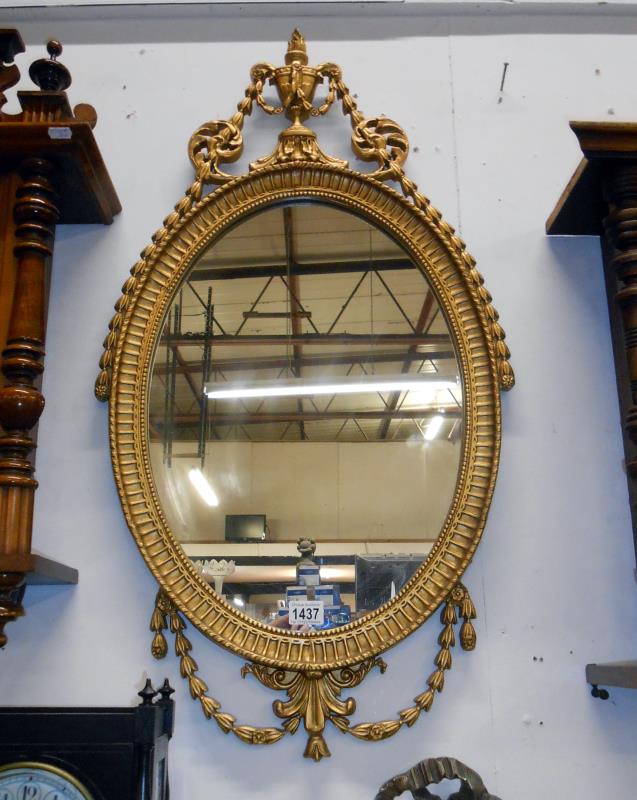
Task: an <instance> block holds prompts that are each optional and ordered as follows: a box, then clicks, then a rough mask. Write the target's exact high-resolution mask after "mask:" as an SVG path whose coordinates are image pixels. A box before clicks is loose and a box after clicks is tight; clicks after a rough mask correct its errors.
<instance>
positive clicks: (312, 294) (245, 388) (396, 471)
mask: <svg viewBox="0 0 637 800" xmlns="http://www.w3.org/2000/svg"><path fill="white" fill-rule="evenodd" d="M462 428H463V400H462V387H461V385H460V379H459V367H458V362H457V359H456V355H455V351H454V343H453V340H452V337H451V335H450V330H449V327H448V325H447V322H446V320H445V318H444V316H443V313H442V311H441V309H440V306H439V304H438V302H437V300H436V297H435V295H434V293H433V291H432V289H431V287H430V285H429V283H428V281H427V278H426V276H425V274H424V272H423V271H422V270H421V269H420V267H419V266H418V265H417V264H416V263H414V262H413V261H412V259H411V258H410V256H409V255H408V253H407V252H406V251H405V250H404V249H403V248H402V247H401V246H400V245H398V244H397V243H396V242H394V241H393V240H392V239H391V238H390V237H389V236H388V235H387V234H386V233H384V232H383V231H382V230H380V229H379V228H377V227H375V226H374V225H372V224H370V223H369V222H368V221H367V220H365V219H362V218H360V217H358V216H356V215H354V214H352V213H350V212H348V211H345V210H343V209H342V208H340V207H338V206H335V205H327V204H320V203H316V202H314V201H312V202H298V201H296V202H293V203H292V202H290V203H284V204H280V205H276V206H271V207H269V208H268V209H267V210H265V211H260V212H258V213H255V214H254V215H252V216H250V217H247V218H243V219H241V220H240V221H239V222H238V223H237V224H236V225H235V226H234V227H233V228H232V229H230V230H229V231H228V232H227V233H226V234H225V235H224V236H223V237H220V238H218V239H216V240H215V241H214V242H213V243H212V244H211V245H210V246H209V247H208V248H207V249H206V250H205V251H204V252H203V253H202V254H201V255H200V256H199V257H198V258H197V259H196V261H195V262H194V263H193V265H192V267H191V268H190V270H189V272H188V274H187V276H186V278H185V280H184V282H183V283H182V285H181V286H180V288H179V290H178V292H177V294H176V296H175V297H174V299H173V302H172V304H171V306H170V309H169V312H168V314H167V316H166V318H165V320H164V326H163V330H162V334H161V337H160V338H159V341H158V344H157V349H156V353H155V359H154V365H153V371H152V378H151V383H150V402H149V425H148V431H149V446H150V455H151V463H152V471H153V476H154V480H155V484H156V488H157V492H158V494H159V497H160V501H161V505H162V508H163V510H164V513H165V516H166V519H167V521H168V524H169V526H170V528H171V530H172V533H173V534H174V536H175V537H176V539H177V540H178V541H179V542H180V544H181V546H182V547H183V549H184V551H185V552H186V554H187V555H188V556H189V558H191V559H192V561H193V562H194V563H195V565H196V568H197V569H198V570H199V571H200V572H201V574H202V576H203V577H204V579H205V580H206V581H208V583H209V584H210V586H211V588H212V590H213V591H217V592H218V593H219V594H222V595H223V596H224V597H225V598H226V600H227V601H228V602H229V603H232V604H234V605H235V606H236V607H239V608H240V609H241V610H242V611H244V612H245V613H246V614H248V615H249V616H250V617H252V618H254V619H258V620H260V621H262V622H265V623H268V624H272V625H275V626H277V627H281V628H285V627H288V626H289V625H291V624H292V625H294V626H295V629H298V630H305V629H308V628H310V629H311V628H312V627H315V628H319V627H325V628H327V627H334V626H338V625H342V624H346V623H347V622H350V621H353V620H355V619H358V618H360V617H361V616H363V615H365V614H366V613H368V612H369V611H372V610H374V609H376V608H378V607H379V606H380V605H382V604H384V603H386V602H388V601H389V600H390V599H391V598H392V597H393V596H394V595H395V594H396V593H398V592H399V591H400V590H401V588H402V587H403V586H404V584H405V583H406V582H407V581H408V580H409V578H410V577H411V576H412V575H413V573H414V572H415V570H416V569H417V568H418V567H419V566H420V564H421V563H422V562H423V560H424V559H425V558H426V556H427V554H428V552H429V551H430V549H431V547H432V545H433V543H434V542H435V540H436V538H437V537H438V535H439V534H440V532H441V530H442V528H443V525H444V523H445V519H446V517H447V514H448V511H449V508H450V506H451V503H452V498H453V495H454V491H455V488H456V483H457V477H458V469H459V464H460V460H461V450H462V441H463V437H462ZM304 608H306V609H307V610H306V611H303V609H304ZM291 611H293V612H294V613H293V615H291ZM301 613H302V616H301V617H299V616H298V615H299V614H301ZM314 615H316V617H314ZM296 626H299V627H298V628H297V627H296Z"/></svg>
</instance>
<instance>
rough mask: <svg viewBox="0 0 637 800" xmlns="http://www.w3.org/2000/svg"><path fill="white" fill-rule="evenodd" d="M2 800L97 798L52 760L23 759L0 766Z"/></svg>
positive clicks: (83, 799)
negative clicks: (54, 764) (52, 762)
mask: <svg viewBox="0 0 637 800" xmlns="http://www.w3.org/2000/svg"><path fill="white" fill-rule="evenodd" d="M0 800H94V798H93V796H92V795H91V794H90V792H89V791H88V789H86V788H85V787H84V786H82V784H81V783H80V782H79V781H78V780H76V779H75V778H74V777H73V776H72V775H70V774H69V773H68V772H65V771H64V770H61V769H59V768H58V767H54V766H52V765H50V764H42V763H36V762H20V763H14V764H7V765H6V766H4V767H0Z"/></svg>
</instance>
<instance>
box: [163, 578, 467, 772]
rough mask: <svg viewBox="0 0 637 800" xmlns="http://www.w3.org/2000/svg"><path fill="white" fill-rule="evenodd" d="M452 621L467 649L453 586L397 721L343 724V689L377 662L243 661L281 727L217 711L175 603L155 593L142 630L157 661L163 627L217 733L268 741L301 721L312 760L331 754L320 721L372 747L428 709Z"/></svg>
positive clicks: (437, 688) (351, 705) (441, 675)
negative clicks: (146, 629) (432, 651)
mask: <svg viewBox="0 0 637 800" xmlns="http://www.w3.org/2000/svg"><path fill="white" fill-rule="evenodd" d="M458 616H460V617H462V618H463V623H462V627H461V629H460V646H461V647H462V649H463V650H473V649H474V648H475V645H476V634H475V629H474V627H473V624H472V623H471V620H472V619H475V617H476V610H475V606H474V605H473V601H472V600H471V597H470V596H469V592H468V591H467V589H466V588H465V586H463V584H461V583H459V584H458V585H457V586H455V587H454V588H453V590H452V591H451V592H450V594H449V596H448V597H447V599H446V600H445V604H444V606H443V608H442V611H441V613H440V622H441V623H442V626H443V627H442V631H441V632H440V635H439V636H438V644H439V645H440V650H439V651H438V654H437V655H436V657H435V659H434V665H435V667H436V669H435V670H434V671H433V672H432V673H431V675H430V676H429V677H428V678H427V689H426V690H425V691H423V692H422V693H421V694H419V695H417V696H416V697H415V698H414V705H412V706H409V707H407V708H404V709H403V710H402V711H400V712H399V714H398V718H397V719H389V720H380V721H378V722H359V723H357V724H356V725H351V723H350V720H349V717H350V716H351V715H352V714H353V713H354V712H355V711H356V701H355V700H354V699H353V698H352V697H348V698H347V699H345V700H342V699H341V693H342V692H343V691H344V690H345V689H353V688H354V687H356V686H358V685H360V684H361V683H362V682H363V680H364V679H365V678H366V677H367V675H368V674H369V673H370V672H371V670H372V669H374V668H378V669H379V670H380V672H381V674H384V673H385V671H386V670H387V664H386V663H385V661H383V659H382V658H379V657H378V656H375V657H373V658H368V659H366V660H365V661H362V662H360V663H359V664H356V665H354V666H351V667H349V666H348V667H343V668H340V669H333V670H328V671H325V670H317V669H305V670H298V671H288V670H285V669H281V668H278V667H268V666H264V665H261V664H255V663H250V664H244V666H243V667H242V668H241V677H242V678H245V677H246V676H247V675H253V676H254V677H255V678H257V680H258V681H259V682H260V683H262V684H263V685H264V686H266V687H267V688H268V689H273V690H275V691H281V692H286V693H287V695H288V698H289V699H288V700H287V701H283V700H275V701H274V703H273V704H272V708H273V711H274V713H275V714H276V716H277V717H279V718H280V719H283V720H284V722H283V723H282V727H281V728H274V727H265V728H263V727H256V726H254V725H237V724H236V718H235V717H234V716H232V714H228V713H225V712H223V711H221V704H220V703H219V702H218V701H217V700H215V699H214V698H213V697H210V696H209V695H207V694H206V692H207V691H208V685H207V684H206V682H205V681H203V680H202V679H201V678H200V677H199V676H198V675H197V671H198V666H197V662H196V661H195V660H194V659H193V658H192V656H191V655H190V652H191V650H192V645H191V643H190V641H189V640H188V639H187V637H186V636H185V634H184V630H185V628H186V623H185V622H184V620H183V617H182V616H181V614H180V613H179V611H178V610H177V608H176V606H175V604H174V603H173V602H172V601H171V600H170V599H169V598H168V597H167V596H166V595H165V594H164V593H163V592H162V591H161V589H160V590H159V592H157V596H156V598H155V608H154V611H153V614H152V617H151V623H150V629H151V631H153V632H154V633H155V636H154V637H153V643H152V646H151V653H152V655H153V657H154V658H156V659H161V658H164V657H165V656H166V654H167V653H168V643H167V642H166V638H165V636H164V631H165V630H166V629H168V628H170V631H171V633H173V634H174V636H175V654H176V655H177V656H178V657H179V659H180V663H179V669H180V673H181V677H182V678H184V679H185V680H187V681H188V688H189V690H190V696H191V697H192V698H193V700H198V701H199V703H200V704H201V708H202V710H203V713H204V715H205V716H206V718H207V719H214V721H215V722H216V723H217V724H218V725H219V727H220V728H221V730H222V731H223V732H224V733H234V734H235V736H237V737H238V738H239V739H241V740H242V741H244V742H247V743H248V744H274V743H275V742H278V741H279V740H280V739H282V738H283V736H285V735H286V734H294V733H296V731H297V730H298V729H299V726H300V724H301V722H303V724H304V727H305V730H306V732H307V734H308V741H307V744H306V747H305V752H304V753H303V755H304V756H305V758H311V759H313V760H314V761H320V760H321V759H322V758H325V757H329V756H330V755H331V753H330V751H329V748H328V746H327V743H326V742H325V738H324V736H323V732H324V730H325V726H326V725H327V723H328V722H331V723H332V724H333V725H335V726H336V727H337V728H338V729H339V730H340V731H341V733H348V734H350V735H351V736H354V737H356V738H357V739H362V740H364V741H369V742H378V741H381V740H382V739H389V738H390V737H391V736H394V735H395V734H396V733H398V731H399V730H400V729H401V728H402V727H403V726H405V725H406V726H407V727H409V728H411V726H412V725H414V724H415V723H416V722H417V721H418V718H419V717H420V714H421V713H422V712H423V711H424V712H425V713H426V712H428V711H429V710H430V709H431V707H432V705H433V702H434V699H435V696H436V692H442V690H443V689H444V686H445V672H446V671H447V670H449V669H451V666H452V656H451V648H452V647H454V646H455V644H456V636H455V631H454V625H456V624H457V622H458Z"/></svg>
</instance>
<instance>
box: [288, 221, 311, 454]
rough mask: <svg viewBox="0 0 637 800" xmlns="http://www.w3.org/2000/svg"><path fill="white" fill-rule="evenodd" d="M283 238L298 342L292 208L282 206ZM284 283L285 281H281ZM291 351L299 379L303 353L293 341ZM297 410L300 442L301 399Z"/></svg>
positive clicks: (302, 424)
mask: <svg viewBox="0 0 637 800" xmlns="http://www.w3.org/2000/svg"><path fill="white" fill-rule="evenodd" d="M283 236H284V238H285V260H286V266H287V279H288V281H287V284H286V287H285V288H286V289H287V292H288V298H289V304H290V317H291V320H290V323H291V327H292V336H293V338H294V339H297V340H298V337H299V336H301V334H302V330H301V320H300V319H299V316H298V312H301V311H303V306H302V305H301V296H300V292H301V288H300V286H299V276H298V275H297V274H296V272H295V270H296V251H295V247H294V220H293V218H292V208H291V207H290V206H284V208H283ZM283 282H284V283H285V280H284V281H283ZM292 350H293V354H294V363H293V365H292V371H293V373H294V375H295V376H296V377H297V378H300V377H301V358H302V357H303V351H302V349H301V345H300V344H299V343H298V341H295V342H294V344H293V345H292ZM296 405H297V409H298V411H299V414H300V415H301V419H299V434H300V436H301V439H302V440H305V439H307V436H306V435H305V422H304V420H303V419H302V417H303V400H302V398H300V397H299V398H298V399H297V401H296Z"/></svg>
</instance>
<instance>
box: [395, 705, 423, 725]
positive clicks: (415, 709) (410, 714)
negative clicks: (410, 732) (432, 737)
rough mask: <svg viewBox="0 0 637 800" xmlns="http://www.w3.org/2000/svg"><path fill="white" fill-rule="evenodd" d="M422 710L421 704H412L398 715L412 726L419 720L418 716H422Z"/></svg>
mask: <svg viewBox="0 0 637 800" xmlns="http://www.w3.org/2000/svg"><path fill="white" fill-rule="evenodd" d="M420 711H421V709H420V707H419V706H411V707H410V708H405V709H403V710H402V711H401V712H400V713H399V715H398V716H399V717H400V718H401V720H402V721H403V722H404V723H405V724H406V725H408V726H409V727H410V728H411V726H412V725H414V723H416V722H417V720H418V717H419V716H420Z"/></svg>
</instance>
